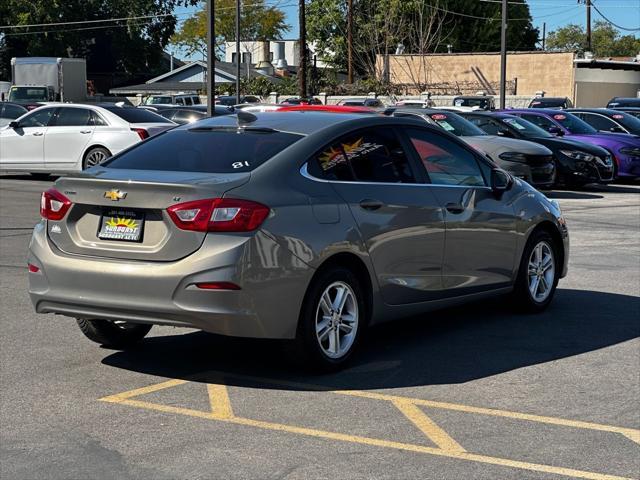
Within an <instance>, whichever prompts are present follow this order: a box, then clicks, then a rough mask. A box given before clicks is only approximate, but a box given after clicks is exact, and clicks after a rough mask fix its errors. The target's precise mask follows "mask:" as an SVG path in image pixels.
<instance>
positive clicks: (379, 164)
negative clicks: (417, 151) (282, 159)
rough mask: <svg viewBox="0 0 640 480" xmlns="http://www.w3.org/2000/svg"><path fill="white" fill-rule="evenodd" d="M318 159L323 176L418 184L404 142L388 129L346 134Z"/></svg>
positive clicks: (330, 178) (337, 178)
mask: <svg viewBox="0 0 640 480" xmlns="http://www.w3.org/2000/svg"><path fill="white" fill-rule="evenodd" d="M315 160H316V162H317V165H318V167H319V169H320V172H321V175H322V176H323V177H324V178H327V179H329V180H338V181H359V182H371V183H416V179H415V177H414V175H413V172H412V171H411V167H410V164H409V160H408V158H407V155H406V153H405V151H404V149H403V148H402V145H401V144H400V142H399V140H398V138H397V137H396V135H395V133H394V132H393V130H390V129H387V128H372V129H367V130H361V131H359V132H357V133H354V134H351V135H348V136H345V137H343V138H341V139H340V140H339V141H337V142H335V143H333V144H331V145H329V146H328V147H326V148H325V149H323V150H322V151H321V152H320V153H319V154H318V155H317V156H316V159H315Z"/></svg>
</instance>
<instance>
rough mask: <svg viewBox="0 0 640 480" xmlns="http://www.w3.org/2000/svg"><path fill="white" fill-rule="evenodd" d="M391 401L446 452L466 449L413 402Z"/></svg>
mask: <svg viewBox="0 0 640 480" xmlns="http://www.w3.org/2000/svg"><path fill="white" fill-rule="evenodd" d="M392 403H393V404H394V405H395V406H396V408H397V409H398V410H400V411H401V412H402V413H403V414H404V416H405V417H407V418H408V419H409V420H410V421H411V423H413V424H414V425H415V426H416V427H418V428H419V429H420V430H421V431H422V433H424V434H425V435H426V436H427V437H429V439H430V440H431V441H432V442H433V443H435V444H436V445H438V447H440V448H441V449H442V450H446V451H447V452H465V451H466V450H465V449H464V448H462V446H461V445H460V444H459V443H458V442H456V441H455V440H454V439H453V438H451V437H450V436H449V434H448V433H447V432H445V431H444V430H443V429H441V428H440V427H439V426H438V425H436V423H435V422H434V421H433V420H431V419H430V418H429V417H428V416H427V415H426V414H425V413H424V412H423V411H422V410H420V409H419V408H418V407H417V406H416V405H415V404H414V403H412V402H405V401H400V400H394V401H393V402H392Z"/></svg>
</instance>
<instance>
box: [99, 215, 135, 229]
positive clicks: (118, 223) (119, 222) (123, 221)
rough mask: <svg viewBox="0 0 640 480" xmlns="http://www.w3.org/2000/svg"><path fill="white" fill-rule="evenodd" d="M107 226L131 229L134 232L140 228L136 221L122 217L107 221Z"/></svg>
mask: <svg viewBox="0 0 640 480" xmlns="http://www.w3.org/2000/svg"><path fill="white" fill-rule="evenodd" d="M107 225H108V226H110V227H114V228H117V227H124V228H130V229H132V230H133V229H135V228H137V226H138V224H137V223H136V221H135V220H134V219H132V218H121V217H116V218H110V219H109V220H107Z"/></svg>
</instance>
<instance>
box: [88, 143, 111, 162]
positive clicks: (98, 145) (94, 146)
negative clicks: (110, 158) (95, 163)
mask: <svg viewBox="0 0 640 480" xmlns="http://www.w3.org/2000/svg"><path fill="white" fill-rule="evenodd" d="M96 148H104V149H105V150H106V151H107V152H109V154H110V155H112V153H111V150H109V149H108V148H107V147H105V146H104V145H100V144H95V145H90V146H89V147H87V148H85V150H84V153H83V154H82V159H83V160H84V159H85V158H87V154H88V153H89V152H90V151H91V150H94V149H96Z"/></svg>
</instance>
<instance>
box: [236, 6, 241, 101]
mask: <svg viewBox="0 0 640 480" xmlns="http://www.w3.org/2000/svg"><path fill="white" fill-rule="evenodd" d="M240 2H241V0H236V103H241V101H240Z"/></svg>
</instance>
